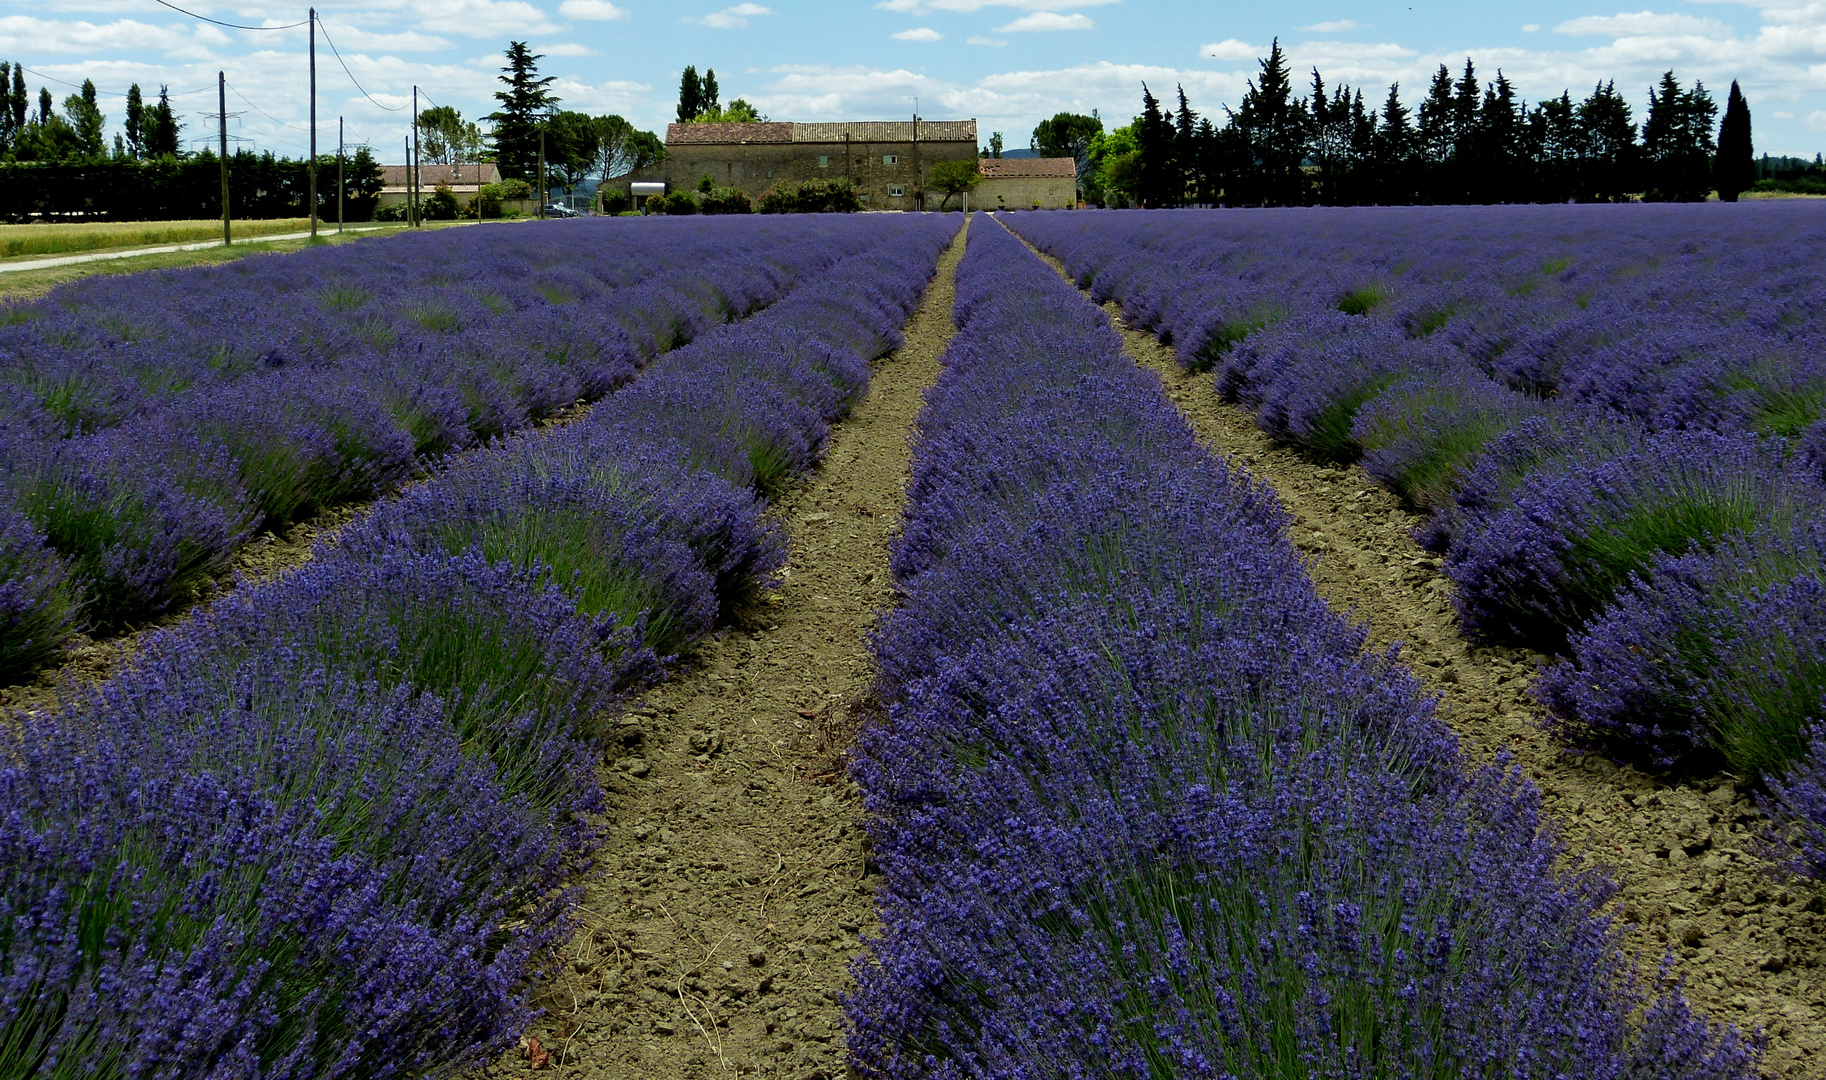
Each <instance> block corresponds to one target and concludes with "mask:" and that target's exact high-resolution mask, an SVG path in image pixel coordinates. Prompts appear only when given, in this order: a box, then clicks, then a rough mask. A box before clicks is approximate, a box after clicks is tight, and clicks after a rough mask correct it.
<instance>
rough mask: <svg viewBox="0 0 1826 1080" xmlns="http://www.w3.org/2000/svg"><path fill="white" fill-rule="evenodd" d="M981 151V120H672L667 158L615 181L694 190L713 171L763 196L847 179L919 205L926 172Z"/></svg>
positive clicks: (872, 196) (900, 204)
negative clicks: (779, 187) (789, 186)
mask: <svg viewBox="0 0 1826 1080" xmlns="http://www.w3.org/2000/svg"><path fill="white" fill-rule="evenodd" d="M976 154H977V149H976V121H975V120H919V121H913V120H893V121H851V122H840V123H828V124H800V123H791V122H774V123H752V124H668V125H666V157H665V159H664V160H663V161H658V162H655V163H654V164H652V165H650V166H648V167H647V168H645V169H641V170H640V171H638V172H634V173H630V174H628V175H627V176H620V177H616V178H615V179H614V180H613V181H611V182H610V183H611V184H613V185H614V186H615V187H618V188H620V189H621V190H622V191H623V192H628V191H629V188H630V186H631V185H632V184H636V183H654V182H659V183H664V184H665V185H666V190H667V191H690V190H693V189H695V188H696V187H697V186H698V183H699V181H700V180H702V178H703V177H705V176H708V177H710V180H711V183H713V184H716V185H718V186H720V187H734V188H740V189H742V190H743V191H745V192H747V193H748V194H749V196H751V197H753V198H755V199H759V198H760V197H761V196H762V195H763V194H765V193H766V191H767V189H769V188H771V187H773V186H774V185H775V184H781V183H797V182H799V181H803V180H842V179H848V180H849V181H850V182H851V183H853V184H855V185H856V192H857V196H858V198H860V199H861V200H862V205H863V207H864V208H865V209H869V210H917V209H921V208H922V207H921V205H920V195H921V192H922V191H923V188H924V184H923V181H924V178H925V175H926V170H928V169H930V168H931V167H932V166H933V165H934V164H936V163H938V162H940V161H969V160H974V159H975V158H976ZM925 205H926V206H928V207H932V208H936V207H937V205H938V200H937V198H936V197H933V198H930V199H927V200H925Z"/></svg>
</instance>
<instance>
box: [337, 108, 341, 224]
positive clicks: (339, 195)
mask: <svg viewBox="0 0 1826 1080" xmlns="http://www.w3.org/2000/svg"><path fill="white" fill-rule="evenodd" d="M336 235H337V236H341V235H342V117H340V116H338V117H337V118H336Z"/></svg>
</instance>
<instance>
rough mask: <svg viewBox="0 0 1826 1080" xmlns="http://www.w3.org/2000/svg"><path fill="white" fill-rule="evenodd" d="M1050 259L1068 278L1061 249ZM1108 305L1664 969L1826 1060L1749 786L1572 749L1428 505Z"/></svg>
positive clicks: (1698, 1000)
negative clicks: (1436, 544) (1552, 724)
mask: <svg viewBox="0 0 1826 1080" xmlns="http://www.w3.org/2000/svg"><path fill="white" fill-rule="evenodd" d="M1030 246H1031V245H1030ZM1036 253H1037V252H1036ZM1041 257H1042V258H1044V259H1045V260H1046V262H1047V264H1048V265H1050V266H1052V267H1053V268H1054V269H1055V270H1058V271H1060V273H1061V276H1065V277H1066V278H1067V280H1070V278H1069V276H1068V275H1065V274H1064V270H1063V267H1062V266H1061V265H1060V264H1059V262H1058V261H1057V260H1055V259H1051V258H1047V257H1046V256H1041ZM1104 309H1105V311H1106V312H1107V313H1108V314H1109V316H1110V319H1111V322H1112V324H1113V325H1114V326H1115V328H1116V329H1117V331H1118V332H1119V333H1120V334H1121V335H1122V340H1123V345H1124V348H1125V349H1126V350H1127V352H1128V354H1129V355H1130V356H1131V357H1132V358H1134V360H1135V362H1136V363H1137V364H1138V365H1140V366H1142V367H1145V368H1147V369H1148V370H1150V371H1153V372H1154V373H1156V374H1157V375H1159V376H1160V379H1161V382H1162V384H1163V385H1164V388H1165V390H1166V393H1167V394H1168V395H1169V396H1170V397H1171V398H1172V399H1173V401H1174V403H1175V404H1176V405H1177V406H1178V407H1179V409H1180V411H1181V412H1182V414H1183V415H1184V416H1185V417H1186V419H1187V420H1188V421H1189V422H1190V423H1191V424H1192V426H1193V428H1194V430H1196V431H1197V432H1198V435H1199V437H1200V438H1201V439H1203V440H1204V441H1205V442H1206V443H1207V444H1209V445H1210V446H1211V447H1212V449H1213V450H1214V451H1216V452H1217V453H1220V454H1222V455H1225V456H1227V457H1229V458H1230V459H1231V460H1232V462H1233V464H1234V465H1236V466H1237V467H1239V468H1242V469H1245V470H1247V471H1249V472H1251V473H1253V474H1254V475H1255V476H1257V477H1259V478H1260V479H1262V480H1264V481H1266V482H1267V483H1268V484H1269V485H1271V486H1272V487H1273V488H1274V490H1275V491H1276V493H1277V494H1278V495H1279V496H1280V499H1281V502H1282V504H1283V505H1284V506H1285V507H1286V508H1287V510H1288V511H1289V513H1290V514H1292V516H1293V518H1294V525H1293V528H1292V530H1291V532H1292V537H1291V538H1292V540H1293V542H1294V543H1295V545H1296V546H1298V547H1299V548H1300V549H1301V550H1302V551H1303V552H1305V553H1307V555H1308V556H1309V557H1310V559H1311V560H1312V574H1313V579H1314V580H1315V581H1316V582H1317V584H1318V587H1319V591H1320V593H1321V594H1322V595H1323V596H1324V597H1325V598H1326V600H1327V601H1328V602H1329V603H1330V604H1331V605H1332V606H1333V607H1334V608H1335V609H1337V610H1339V611H1341V612H1344V613H1346V614H1347V615H1348V616H1349V617H1350V618H1351V619H1353V620H1354V621H1357V622H1359V623H1361V624H1363V625H1364V626H1365V627H1366V628H1367V630H1368V633H1369V640H1370V644H1371V645H1372V646H1373V647H1376V648H1387V647H1388V646H1390V645H1393V644H1396V643H1399V644H1400V645H1401V648H1402V657H1403V659H1404V660H1405V661H1406V662H1407V663H1408V664H1409V665H1410V666H1411V667H1412V668H1413V670H1414V671H1415V673H1416V674H1418V675H1419V676H1420V678H1421V680H1422V681H1423V682H1424V683H1425V684H1426V685H1427V686H1428V687H1429V688H1430V689H1432V690H1433V691H1434V692H1436V693H1438V694H1439V695H1440V715H1441V716H1442V717H1443V718H1444V719H1445V720H1446V722H1447V723H1448V724H1450V725H1451V727H1452V729H1453V731H1455V732H1456V733H1457V734H1458V736H1459V738H1461V739H1462V740H1464V742H1465V744H1466V748H1467V750H1468V752H1469V754H1470V756H1471V758H1472V760H1473V761H1475V762H1477V763H1480V764H1481V763H1485V762H1488V761H1490V760H1491V759H1493V758H1494V757H1495V755H1496V754H1497V753H1498V752H1500V751H1507V752H1508V753H1510V754H1511V755H1513V758H1514V760H1515V761H1516V762H1517V763H1518V764H1519V765H1520V766H1521V767H1522V768H1524V769H1525V770H1527V772H1528V774H1529V775H1530V776H1531V777H1533V779H1534V782H1535V783H1536V785H1538V786H1539V787H1540V789H1541V793H1542V796H1543V801H1544V809H1545V811H1546V813H1547V815H1548V816H1549V818H1550V820H1552V821H1554V822H1556V823H1557V824H1558V826H1559V828H1560V829H1561V836H1562V838H1563V840H1564V841H1565V843H1566V845H1567V847H1568V848H1569V850H1570V852H1571V853H1573V854H1574V855H1575V856H1579V855H1583V856H1584V857H1586V858H1588V859H1590V860H1591V861H1593V862H1596V863H1600V864H1603V865H1606V866H1609V867H1612V868H1613V871H1614V873H1615V876H1616V877H1617V879H1618V880H1619V882H1620V883H1621V884H1622V887H1623V888H1622V894H1621V896H1620V897H1619V900H1618V905H1617V911H1618V912H1619V913H1620V914H1621V915H1622V916H1623V918H1624V919H1625V920H1626V921H1628V922H1631V923H1636V924H1639V926H1640V927H1641V930H1640V932H1639V933H1637V934H1636V945H1637V947H1638V948H1640V949H1641V950H1642V954H1643V958H1644V961H1645V963H1647V964H1649V965H1650V967H1651V969H1652V967H1653V965H1654V964H1656V963H1658V962H1659V960H1660V959H1661V956H1662V955H1663V952H1664V951H1665V950H1670V949H1671V950H1673V953H1674V956H1675V957H1676V964H1675V969H1674V971H1675V974H1676V976H1677V977H1679V978H1680V979H1681V980H1682V981H1683V982H1684V984H1685V986H1686V989H1687V993H1688V995H1689V996H1690V997H1691V998H1692V999H1693V1001H1694V1003H1695V1005H1696V1006H1697V1007H1698V1008H1699V1009H1700V1010H1701V1011H1702V1012H1704V1013H1706V1014H1707V1015H1709V1016H1710V1017H1712V1018H1713V1019H1717V1020H1727V1021H1730V1022H1733V1023H1735V1024H1737V1025H1739V1026H1740V1027H1742V1028H1745V1029H1746V1030H1748V1029H1752V1028H1756V1027H1761V1028H1763V1029H1764V1030H1765V1031H1767V1032H1768V1034H1769V1037H1770V1045H1769V1054H1768V1057H1767V1059H1766V1070H1765V1071H1766V1072H1768V1074H1769V1075H1771V1076H1774V1077H1781V1078H1783V1080H1819V1078H1820V1077H1822V1076H1826V896H1823V895H1822V894H1821V892H1819V891H1818V890H1809V889H1806V888H1794V887H1790V886H1786V885H1783V884H1782V883H1780V882H1778V881H1776V880H1773V879H1772V878H1770V877H1769V876H1767V875H1766V874H1765V873H1763V872H1762V870H1761V866H1760V862H1759V859H1758V857H1757V855H1756V849H1755V843H1754V833H1755V832H1756V830H1757V829H1758V827H1759V826H1760V824H1761V822H1762V821H1763V818H1762V816H1761V815H1760V814H1759V813H1758V812H1757V811H1756V809H1755V806H1754V805H1753V803H1752V801H1751V798H1750V796H1749V794H1748V791H1749V789H1748V785H1747V784H1743V783H1740V782H1739V781H1738V780H1737V779H1736V778H1734V777H1730V776H1715V777H1710V778H1704V779H1698V778H1685V779H1681V778H1669V777H1658V776H1651V775H1647V774H1644V773H1641V772H1639V771H1637V770H1635V769H1631V768H1618V767H1617V766H1615V765H1612V764H1611V763H1610V762H1609V761H1606V760H1603V759H1601V758H1598V757H1593V756H1581V755H1576V754H1572V753H1569V752H1567V751H1566V750H1565V749H1564V748H1563V747H1562V746H1561V745H1560V744H1558V743H1557V742H1556V741H1555V740H1554V739H1553V738H1552V737H1551V736H1550V735H1549V734H1547V733H1546V732H1545V731H1544V730H1543V729H1542V726H1541V720H1542V712H1541V709H1540V707H1539V706H1538V705H1537V704H1535V702H1534V699H1533V698H1531V697H1530V696H1529V695H1528V693H1527V688H1528V685H1529V683H1530V681H1531V680H1532V679H1533V677H1534V674H1535V671H1536V670H1537V668H1538V666H1539V665H1540V664H1541V663H1543V662H1544V661H1545V660H1546V658H1545V657H1542V656H1540V655H1538V654H1530V653H1526V652H1523V651H1521V650H1517V649H1510V648H1503V647H1493V646H1484V645H1477V644H1473V643H1471V642H1469V641H1467V640H1466V639H1465V638H1464V637H1463V636H1462V635H1460V634H1459V631H1458V624H1457V620H1456V617H1455V615H1454V612H1453V609H1452V584H1451V582H1450V581H1448V580H1446V578H1445V577H1444V576H1442V575H1441V574H1440V573H1439V566H1440V561H1439V559H1438V558H1437V557H1436V556H1433V555H1430V554H1429V553H1427V552H1426V551H1425V550H1423V549H1422V548H1421V547H1420V546H1419V545H1418V544H1416V543H1415V542H1414V540H1413V531H1414V529H1415V527H1416V526H1418V525H1419V524H1420V523H1421V521H1422V518H1421V516H1420V515H1417V514H1414V513H1411V512H1409V511H1407V510H1404V509H1402V508H1401V507H1400V506H1399V504H1398V503H1397V501H1396V499H1395V497H1394V496H1393V495H1391V494H1390V493H1389V492H1388V491H1386V490H1385V489H1383V488H1382V487H1381V486H1379V485H1378V484H1376V483H1375V481H1374V480H1372V479H1371V478H1370V476H1369V475H1368V474H1367V473H1365V472H1363V470H1362V469H1361V468H1358V467H1356V466H1352V467H1350V468H1335V467H1330V466H1325V465H1320V464H1316V463H1314V462H1313V461H1311V460H1309V459H1307V458H1306V457H1304V456H1303V455H1302V454H1301V453H1300V452H1299V451H1298V450H1296V449H1292V448H1288V447H1282V446H1277V445H1276V444H1275V443H1274V442H1273V440H1271V439H1270V438H1269V437H1268V436H1267V435H1266V434H1264V433H1263V432H1262V431H1261V430H1260V429H1259V428H1258V427H1257V426H1256V424H1255V418H1254V417H1253V416H1252V415H1250V414H1249V413H1248V412H1247V411H1246V410H1244V409H1242V408H1239V407H1236V406H1233V405H1229V404H1226V403H1225V402H1223V401H1222V400H1221V399H1219V398H1218V396H1217V393H1216V390H1215V385H1214V381H1213V379H1214V377H1213V376H1212V375H1210V374H1203V375H1200V374H1194V373H1191V372H1188V371H1186V370H1185V369H1184V368H1182V367H1181V366H1180V365H1179V363H1178V361H1177V359H1176V358H1175V356H1174V353H1173V350H1172V349H1171V348H1170V347H1168V346H1166V345H1162V344H1161V343H1160V342H1159V341H1157V340H1156V339H1155V338H1154V337H1153V335H1151V334H1148V333H1145V332H1141V331H1137V330H1133V329H1131V328H1130V327H1129V326H1128V324H1127V323H1126V322H1125V321H1124V320H1123V318H1122V315H1121V312H1120V309H1119V308H1118V307H1117V305H1116V304H1114V303H1110V304H1105V305H1104Z"/></svg>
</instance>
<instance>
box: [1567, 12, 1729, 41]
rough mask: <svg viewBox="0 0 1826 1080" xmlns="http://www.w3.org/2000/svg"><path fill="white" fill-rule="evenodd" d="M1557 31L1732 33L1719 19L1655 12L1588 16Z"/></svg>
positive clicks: (1620, 34)
mask: <svg viewBox="0 0 1826 1080" xmlns="http://www.w3.org/2000/svg"><path fill="white" fill-rule="evenodd" d="M1553 32H1554V33H1556V34H1572V35H1574V36H1579V37H1593V36H1599V37H1614V38H1635V37H1670V36H1691V35H1700V36H1703V37H1729V36H1731V28H1730V27H1728V26H1726V25H1725V24H1724V23H1722V22H1719V21H1718V20H1717V19H1701V18H1699V17H1697V16H1694V15H1662V14H1659V13H1657V12H1653V11H1638V12H1636V13H1634V14H1625V15H1585V16H1582V17H1580V18H1577V19H1569V20H1567V21H1566V22H1563V23H1561V24H1560V25H1558V26H1556V27H1554V28H1553Z"/></svg>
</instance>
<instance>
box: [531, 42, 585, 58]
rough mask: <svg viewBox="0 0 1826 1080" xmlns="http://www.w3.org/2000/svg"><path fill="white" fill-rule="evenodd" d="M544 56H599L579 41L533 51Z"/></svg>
mask: <svg viewBox="0 0 1826 1080" xmlns="http://www.w3.org/2000/svg"><path fill="white" fill-rule="evenodd" d="M533 51H534V52H537V53H542V54H544V55H546V56H601V55H602V54H601V53H599V52H597V51H596V50H595V49H592V48H590V47H589V46H588V45H585V44H584V43H582V42H581V41H561V42H559V43H558V44H556V45H541V46H539V47H538V48H537V49H534V50H533Z"/></svg>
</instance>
